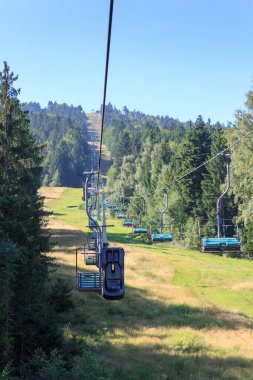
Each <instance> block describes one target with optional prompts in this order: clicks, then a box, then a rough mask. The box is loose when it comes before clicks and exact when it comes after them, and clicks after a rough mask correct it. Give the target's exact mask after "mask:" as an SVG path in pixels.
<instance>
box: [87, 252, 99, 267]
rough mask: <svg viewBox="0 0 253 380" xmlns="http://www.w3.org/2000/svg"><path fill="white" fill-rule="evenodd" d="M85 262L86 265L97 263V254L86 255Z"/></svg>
mask: <svg viewBox="0 0 253 380" xmlns="http://www.w3.org/2000/svg"><path fill="white" fill-rule="evenodd" d="M85 256H86V257H85V264H86V265H97V262H98V258H97V255H96V254H88V255H85Z"/></svg>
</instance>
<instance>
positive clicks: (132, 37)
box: [0, 0, 253, 123]
mask: <svg viewBox="0 0 253 380" xmlns="http://www.w3.org/2000/svg"><path fill="white" fill-rule="evenodd" d="M0 6H1V8H0V9H1V23H0V61H1V62H2V61H4V60H7V62H8V64H9V65H10V67H11V69H12V70H13V71H14V72H15V73H16V74H18V75H19V80H18V82H17V85H18V87H20V88H21V95H20V99H21V101H38V102H40V103H41V105H42V106H45V105H46V104H47V102H48V101H49V100H52V101H57V102H59V103H62V102H66V103H68V104H74V105H79V104H81V105H82V107H83V108H84V110H85V111H87V112H89V111H90V110H91V109H93V108H94V109H97V108H99V106H100V104H101V102H102V92H103V80H104V65H105V50H106V38H107V21H108V10H109V0H43V1H42V0H22V1H21V0H0ZM252 19H253V1H252V0H191V1H188V0H173V1H172V0H115V5H114V18H113V30H112V41H111V56H110V69H109V78H108V93H107V101H108V102H109V101H110V102H111V103H112V104H113V105H115V106H117V107H119V108H122V107H123V106H124V105H126V106H127V107H128V108H129V109H131V110H132V109H136V110H140V111H143V112H145V113H148V114H154V115H166V114H167V115H169V116H171V117H174V118H178V119H179V120H181V121H184V120H189V119H191V120H195V119H196V117H197V115H199V114H202V115H203V117H204V119H205V120H207V118H211V120H212V122H216V121H218V120H219V121H221V122H224V123H226V122H227V121H232V122H233V121H234V112H235V110H236V109H243V108H244V102H245V94H246V92H247V91H248V90H249V89H250V88H251V87H252V80H253V48H252V36H253V22H252Z"/></svg>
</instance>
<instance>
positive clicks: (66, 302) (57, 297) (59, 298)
mask: <svg viewBox="0 0 253 380" xmlns="http://www.w3.org/2000/svg"><path fill="white" fill-rule="evenodd" d="M71 290H72V288H71V287H70V286H69V284H68V283H67V281H65V280H64V279H62V278H57V280H56V281H55V283H54V285H53V286H52V292H51V296H50V301H51V303H52V305H53V307H54V310H55V311H56V313H63V312H66V311H68V310H70V309H72V308H74V303H73V301H72V297H71Z"/></svg>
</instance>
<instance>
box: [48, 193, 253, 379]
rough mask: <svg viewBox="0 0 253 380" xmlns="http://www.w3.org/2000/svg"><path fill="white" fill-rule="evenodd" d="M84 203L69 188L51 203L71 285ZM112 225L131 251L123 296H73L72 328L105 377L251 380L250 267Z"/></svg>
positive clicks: (59, 254)
mask: <svg viewBox="0 0 253 380" xmlns="http://www.w3.org/2000/svg"><path fill="white" fill-rule="evenodd" d="M80 198H81V190H79V189H66V190H64V192H63V193H61V194H60V196H59V198H58V199H57V198H56V199H51V200H49V201H48V207H49V208H50V209H51V210H54V213H55V214H54V218H53V221H52V222H53V223H52V227H53V228H54V230H53V232H54V239H55V240H56V241H58V246H57V247H56V248H55V252H54V255H55V256H56V258H57V260H58V262H59V263H60V264H61V265H60V267H59V270H58V272H59V273H61V274H64V276H65V277H66V278H69V280H70V281H72V283H74V265H75V257H74V254H73V249H74V247H75V246H79V245H81V244H82V241H83V233H82V232H80V230H81V231H83V230H84V226H85V225H87V222H86V221H85V213H84V212H83V211H82V210H81V209H79V208H78V206H79V205H80V204H81V200H80ZM69 206H73V207H69ZM108 222H109V223H111V222H113V223H114V224H115V227H114V228H113V229H110V230H109V231H108V236H109V238H110V241H111V242H113V241H114V242H116V243H117V244H119V243H120V244H121V245H123V246H124V248H125V250H126V273H125V277H126V297H125V298H124V300H122V301H119V302H108V301H105V300H103V299H102V298H101V297H100V296H98V295H97V294H83V293H82V294H79V293H77V292H74V295H75V298H76V302H77V307H76V310H75V311H74V312H72V313H70V315H69V326H68V333H70V332H71V333H73V332H75V333H77V334H78V335H79V336H80V337H82V339H83V340H84V342H85V344H88V345H90V346H92V347H93V348H94V349H95V350H96V352H97V356H98V358H99V360H100V361H101V363H102V364H103V365H104V367H105V371H106V374H107V377H106V378H109V379H144V378H145V379H173V380H174V379H201V380H202V379H227V380H231V379H245V380H246V379H253V363H252V358H253V343H252V342H253V340H252V338H253V333H252V327H253V321H252V318H253V307H252V290H253V262H251V261H247V260H237V259H228V258H222V257H217V256H212V255H203V254H200V253H199V252H194V251H188V250H185V249H182V248H173V247H171V246H170V245H162V244H160V245H153V246H149V245H144V244H141V243H140V242H138V241H136V240H133V238H132V237H131V234H130V230H128V229H125V228H124V227H122V226H121V222H120V221H117V220H113V221H110V220H109V221H108ZM69 226H72V227H71V228H70V227H69ZM79 263H80V265H81V260H80V261H79Z"/></svg>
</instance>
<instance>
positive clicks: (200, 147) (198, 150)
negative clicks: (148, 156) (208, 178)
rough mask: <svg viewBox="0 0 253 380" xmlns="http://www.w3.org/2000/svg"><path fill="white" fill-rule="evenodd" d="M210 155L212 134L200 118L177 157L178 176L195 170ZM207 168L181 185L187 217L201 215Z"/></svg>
mask: <svg viewBox="0 0 253 380" xmlns="http://www.w3.org/2000/svg"><path fill="white" fill-rule="evenodd" d="M209 153H210V133H209V131H208V129H207V127H206V125H205V123H204V121H203V119H202V117H201V116H198V118H197V120H196V122H195V124H194V125H193V126H191V127H190V128H189V129H188V130H187V132H186V136H185V138H184V140H183V142H182V145H181V150H180V152H179V154H178V157H177V162H178V175H179V176H181V175H184V174H185V173H187V172H189V171H191V170H192V169H193V168H195V167H198V166H200V165H201V164H203V163H204V162H205V161H206V160H207V158H208V155H209ZM206 172H207V170H206V167H205V166H203V167H201V168H200V169H199V170H197V171H195V172H193V173H191V175H189V176H187V177H185V178H184V179H183V180H182V181H181V182H180V184H179V191H180V194H181V196H182V199H183V203H184V208H185V213H186V214H187V215H195V216H199V215H201V210H202V204H201V201H202V187H201V183H202V181H203V179H204V175H205V174H206Z"/></svg>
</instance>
